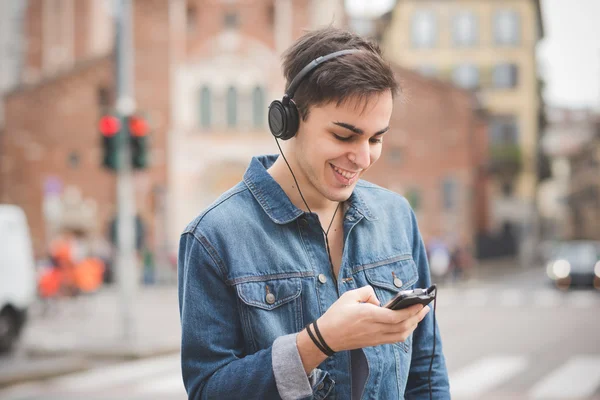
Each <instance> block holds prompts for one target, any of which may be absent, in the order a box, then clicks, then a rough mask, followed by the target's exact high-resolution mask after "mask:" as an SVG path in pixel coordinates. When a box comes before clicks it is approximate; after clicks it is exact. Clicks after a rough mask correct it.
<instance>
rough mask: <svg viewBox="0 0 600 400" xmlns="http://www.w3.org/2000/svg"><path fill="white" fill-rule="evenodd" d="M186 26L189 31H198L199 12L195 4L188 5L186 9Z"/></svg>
mask: <svg viewBox="0 0 600 400" xmlns="http://www.w3.org/2000/svg"><path fill="white" fill-rule="evenodd" d="M185 14H186V27H187V31H188V33H193V32H195V31H196V25H197V19H198V13H197V11H196V7H195V6H188V7H187V10H186V13H185Z"/></svg>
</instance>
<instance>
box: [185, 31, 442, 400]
mask: <svg viewBox="0 0 600 400" xmlns="http://www.w3.org/2000/svg"><path fill="white" fill-rule="evenodd" d="M283 70H284V75H285V77H286V80H287V84H286V88H287V92H286V95H284V96H283V99H282V101H279V100H276V101H274V102H273V103H272V104H271V106H270V107H269V111H268V121H269V126H270V129H271V133H272V134H273V135H274V136H275V138H276V139H277V140H278V141H277V145H280V143H279V140H281V141H285V143H284V144H283V148H280V152H281V157H278V156H275V155H273V156H260V157H255V158H253V159H252V161H251V162H250V165H249V167H248V169H247V171H246V173H245V175H244V178H243V181H242V182H240V183H239V184H238V185H237V186H235V187H234V188H232V189H231V190H229V191H228V192H226V193H225V194H224V195H223V196H221V197H220V198H219V199H218V200H217V201H216V202H215V203H214V204H213V205H211V206H210V207H209V208H208V209H207V210H205V211H204V212H203V213H201V214H200V216H198V217H197V218H196V219H195V220H194V221H193V222H191V223H190V224H189V225H188V227H187V228H186V229H185V231H184V233H183V234H182V237H181V241H180V251H179V274H178V278H179V300H180V313H181V324H182V349H181V351H182V372H183V380H184V383H185V386H186V389H187V392H188V397H189V398H190V399H200V398H215V399H239V398H240V397H244V398H247V399H278V398H283V399H296V398H318V399H323V398H336V399H359V398H361V397H362V394H363V393H365V396H366V397H369V398H374V399H388V400H391V399H404V398H421V399H424V398H428V397H429V396H432V397H433V398H435V399H436V400H445V399H449V398H450V394H449V387H448V375H447V371H446V366H445V361H444V356H443V354H442V346H441V339H440V334H439V332H437V333H436V334H434V320H433V315H432V314H431V313H430V314H429V315H427V314H428V311H429V307H428V306H426V307H423V306H422V305H416V306H412V307H409V308H406V309H402V310H396V311H393V310H390V309H388V308H385V307H380V305H385V303H386V302H387V301H389V300H390V299H391V298H392V297H393V296H394V295H395V294H396V293H397V292H398V291H399V290H405V289H410V288H415V287H419V288H425V287H428V286H429V285H430V283H431V280H430V274H429V270H428V267H427V261H426V254H425V248H424V245H423V242H422V239H421V235H420V233H419V230H418V228H417V222H416V218H415V215H414V213H413V212H412V210H411V209H410V206H409V203H408V202H407V201H406V200H405V199H404V198H402V197H400V196H399V195H397V194H395V193H393V192H390V191H388V190H385V189H383V188H380V187H378V186H376V185H373V184H370V183H368V182H364V181H359V178H360V176H361V175H362V174H363V173H364V172H365V171H366V170H367V169H368V168H369V167H370V166H371V165H372V164H373V163H374V162H375V161H376V160H377V159H378V158H379V156H380V155H381V151H382V140H383V137H384V134H385V132H386V131H388V129H389V123H390V118H391V115H392V109H393V104H394V102H393V98H394V96H395V95H396V93H397V89H398V84H397V82H396V78H395V76H394V73H393V72H392V70H391V68H390V66H389V65H388V63H387V62H386V61H384V59H383V58H382V55H381V52H380V50H379V48H378V47H377V45H376V44H374V43H372V42H368V41H366V40H364V39H363V38H361V37H359V36H357V35H355V34H353V33H350V32H347V31H344V30H340V29H336V28H332V27H329V28H324V29H320V30H317V31H312V32H308V33H306V34H305V35H304V36H303V37H302V38H300V39H299V40H298V41H296V42H295V43H294V44H293V45H292V46H291V48H290V49H288V50H287V52H286V53H285V55H284V59H283ZM390 134H391V133H390ZM284 150H285V151H284ZM307 323H308V325H306V324H307ZM434 350H435V354H434ZM432 357H433V358H432ZM430 366H431V367H432V368H431V369H430Z"/></svg>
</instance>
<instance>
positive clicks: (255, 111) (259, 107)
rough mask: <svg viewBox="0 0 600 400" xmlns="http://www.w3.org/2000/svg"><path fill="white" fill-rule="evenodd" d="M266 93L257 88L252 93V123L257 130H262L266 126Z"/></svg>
mask: <svg viewBox="0 0 600 400" xmlns="http://www.w3.org/2000/svg"><path fill="white" fill-rule="evenodd" d="M266 113H267V109H266V106H265V91H264V90H263V88H262V87H260V86H257V87H255V88H254V90H253V91H252V122H253V125H254V127H255V128H262V127H263V126H264V125H265V114H266Z"/></svg>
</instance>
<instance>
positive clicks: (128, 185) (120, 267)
mask: <svg viewBox="0 0 600 400" xmlns="http://www.w3.org/2000/svg"><path fill="white" fill-rule="evenodd" d="M131 1H132V0H118V1H117V10H116V15H115V25H116V35H115V56H116V57H115V73H116V87H117V103H116V111H117V113H118V115H119V117H120V118H121V122H122V126H125V123H126V117H128V116H130V115H131V114H132V113H133V112H134V111H135V107H136V106H135V100H134V94H133V92H134V90H133V46H132V4H131ZM123 131H124V132H122V133H121V135H120V137H121V142H120V146H119V168H118V172H117V238H118V240H117V249H118V250H117V278H118V284H119V294H120V302H119V308H120V311H121V317H122V324H123V326H122V328H123V331H122V334H123V340H124V341H125V343H126V344H128V345H129V344H133V340H134V338H135V323H134V318H135V312H134V304H133V300H134V297H135V292H136V289H137V281H138V280H137V258H136V249H135V213H136V210H135V198H134V191H133V187H134V185H133V183H134V182H133V171H132V165H131V148H130V144H129V137H128V135H129V134H128V132H127V129H123ZM124 133H125V134H124Z"/></svg>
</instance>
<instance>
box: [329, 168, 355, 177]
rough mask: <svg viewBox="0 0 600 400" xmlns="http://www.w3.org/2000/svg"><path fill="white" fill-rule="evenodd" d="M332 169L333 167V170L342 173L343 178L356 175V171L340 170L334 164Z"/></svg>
mask: <svg viewBox="0 0 600 400" xmlns="http://www.w3.org/2000/svg"><path fill="white" fill-rule="evenodd" d="M333 169H334V170H335V171H336V172H337V173H338V174H340V175H342V176H343V177H344V178H346V179H352V178H354V176H355V175H356V172H355V173H350V172H347V171H344V170H341V169H339V168H338V167H336V166H334V167H333Z"/></svg>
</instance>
